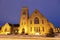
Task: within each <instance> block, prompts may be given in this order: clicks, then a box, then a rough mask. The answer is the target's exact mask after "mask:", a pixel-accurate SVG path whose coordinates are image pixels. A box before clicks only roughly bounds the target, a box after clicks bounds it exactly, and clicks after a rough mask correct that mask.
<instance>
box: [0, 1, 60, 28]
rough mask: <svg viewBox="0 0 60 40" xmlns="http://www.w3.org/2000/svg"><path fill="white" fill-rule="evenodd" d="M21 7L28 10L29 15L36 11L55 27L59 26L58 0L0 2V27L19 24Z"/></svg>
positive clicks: (59, 2)
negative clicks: (7, 23) (6, 24)
mask: <svg viewBox="0 0 60 40" xmlns="http://www.w3.org/2000/svg"><path fill="white" fill-rule="evenodd" d="M23 6H27V7H28V8H29V14H30V15H31V14H32V12H33V11H34V9H38V10H39V11H40V12H41V13H42V14H43V15H44V16H45V17H46V18H47V19H48V20H49V21H50V22H52V23H53V24H54V25H55V26H56V27H57V26H60V0H0V25H3V24H5V23H6V22H9V23H12V24H17V23H19V20H20V13H21V8H22V7H23Z"/></svg>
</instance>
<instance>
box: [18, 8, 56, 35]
mask: <svg viewBox="0 0 60 40" xmlns="http://www.w3.org/2000/svg"><path fill="white" fill-rule="evenodd" d="M28 13H29V10H28V8H27V7H23V8H22V11H21V16H20V26H19V28H18V29H19V34H26V33H27V34H29V35H44V34H47V33H49V29H50V28H52V29H53V30H54V32H55V28H54V25H53V24H52V23H51V22H49V21H48V20H47V19H46V18H45V17H44V16H43V15H42V14H41V13H40V12H39V11H38V10H37V9H35V10H34V11H33V13H32V15H31V16H30V17H29V14H28Z"/></svg>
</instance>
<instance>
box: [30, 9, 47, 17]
mask: <svg viewBox="0 0 60 40" xmlns="http://www.w3.org/2000/svg"><path fill="white" fill-rule="evenodd" d="M34 14H36V15H38V16H40V17H43V18H46V17H45V16H44V15H43V14H42V13H41V12H40V11H39V10H38V9H35V10H34V11H33V13H32V14H31V15H30V17H29V18H31V17H32V16H33V15H34Z"/></svg>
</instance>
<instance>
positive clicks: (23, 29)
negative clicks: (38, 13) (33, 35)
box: [19, 7, 28, 34]
mask: <svg viewBox="0 0 60 40" xmlns="http://www.w3.org/2000/svg"><path fill="white" fill-rule="evenodd" d="M27 21H28V8H27V7H22V11H21V15H20V27H19V33H20V34H26V33H27V29H28V28H27V26H28V24H27Z"/></svg>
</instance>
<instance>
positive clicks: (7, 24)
mask: <svg viewBox="0 0 60 40" xmlns="http://www.w3.org/2000/svg"><path fill="white" fill-rule="evenodd" d="M7 26H8V27H10V25H9V23H5V25H3V26H2V27H7Z"/></svg>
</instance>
